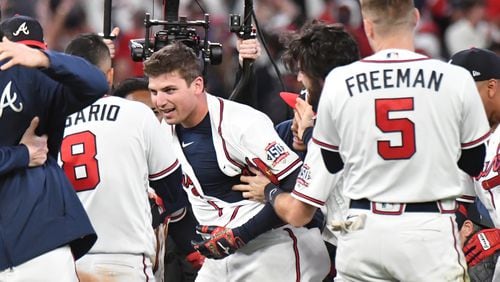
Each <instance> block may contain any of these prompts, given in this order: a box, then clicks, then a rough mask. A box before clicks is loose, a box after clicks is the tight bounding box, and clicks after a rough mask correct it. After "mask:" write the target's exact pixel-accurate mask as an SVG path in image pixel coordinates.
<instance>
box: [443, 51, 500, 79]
mask: <svg viewBox="0 0 500 282" xmlns="http://www.w3.org/2000/svg"><path fill="white" fill-rule="evenodd" d="M450 63H451V64H454V65H458V66H461V67H463V68H465V69H467V70H468V71H469V72H470V73H471V75H472V77H473V78H474V80H475V81H484V80H489V79H500V57H499V56H498V55H497V54H495V53H494V52H492V51H490V50H487V49H481V48H470V49H467V50H463V51H460V52H458V53H456V54H454V55H453V56H451V60H450Z"/></svg>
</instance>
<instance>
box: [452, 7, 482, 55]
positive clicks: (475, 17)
mask: <svg viewBox="0 0 500 282" xmlns="http://www.w3.org/2000/svg"><path fill="white" fill-rule="evenodd" d="M451 3H452V7H453V8H454V9H456V10H457V11H459V12H460V13H459V17H460V18H459V19H458V20H456V21H455V22H453V23H452V24H451V25H450V26H449V27H448V28H447V29H446V31H445V42H446V47H447V51H448V54H454V53H456V52H458V51H460V50H464V49H468V48H471V47H477V48H487V47H488V45H489V44H490V36H491V34H490V32H491V30H490V26H489V24H488V23H487V22H485V21H484V17H485V12H486V9H485V7H486V6H485V1H484V0H455V1H452V2H451Z"/></svg>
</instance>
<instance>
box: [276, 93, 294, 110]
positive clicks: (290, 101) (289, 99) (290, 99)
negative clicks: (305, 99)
mask: <svg viewBox="0 0 500 282" xmlns="http://www.w3.org/2000/svg"><path fill="white" fill-rule="evenodd" d="M280 96H281V99H283V101H285V103H286V104H287V105H288V106H290V107H291V108H292V109H295V105H296V104H297V98H298V97H299V94H296V93H292V92H280Z"/></svg>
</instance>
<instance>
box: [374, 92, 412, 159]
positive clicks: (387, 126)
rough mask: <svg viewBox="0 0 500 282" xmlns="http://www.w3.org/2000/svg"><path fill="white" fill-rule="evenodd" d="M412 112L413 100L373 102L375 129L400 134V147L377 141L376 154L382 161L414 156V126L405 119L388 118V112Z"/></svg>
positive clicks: (378, 100) (381, 100)
mask: <svg viewBox="0 0 500 282" xmlns="http://www.w3.org/2000/svg"><path fill="white" fill-rule="evenodd" d="M413 110H414V108H413V98H394V99H376V100H375V115H376V124H377V127H378V128H379V129H380V130H381V131H382V132H386V133H387V132H400V133H401V146H392V145H391V142H390V141H387V140H379V141H377V151H378V154H379V155H380V156H381V157H382V158H384V160H400V159H409V158H411V157H412V156H413V154H415V151H416V148H415V124H414V123H413V122H412V121H411V120H409V119H407V118H392V119H391V118H389V113H390V112H395V111H413Z"/></svg>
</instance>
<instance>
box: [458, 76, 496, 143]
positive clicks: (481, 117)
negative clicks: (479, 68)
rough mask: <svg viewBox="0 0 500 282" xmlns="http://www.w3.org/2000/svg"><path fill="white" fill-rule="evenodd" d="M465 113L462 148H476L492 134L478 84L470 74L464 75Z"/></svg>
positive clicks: (461, 139) (463, 116)
mask: <svg viewBox="0 0 500 282" xmlns="http://www.w3.org/2000/svg"><path fill="white" fill-rule="evenodd" d="M463 91H464V92H463V93H462V94H463V96H464V97H463V109H464V112H463V115H462V123H461V128H460V132H461V136H460V142H461V143H462V144H461V145H462V149H469V148H474V147H476V146H478V145H480V144H482V143H484V142H486V139H487V138H488V136H489V134H490V126H489V123H488V119H487V117H486V113H485V111H484V106H483V103H482V101H481V97H480V96H479V93H478V91H477V88H476V84H475V83H474V80H473V79H472V77H471V76H470V75H467V76H466V77H464V85H463Z"/></svg>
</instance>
